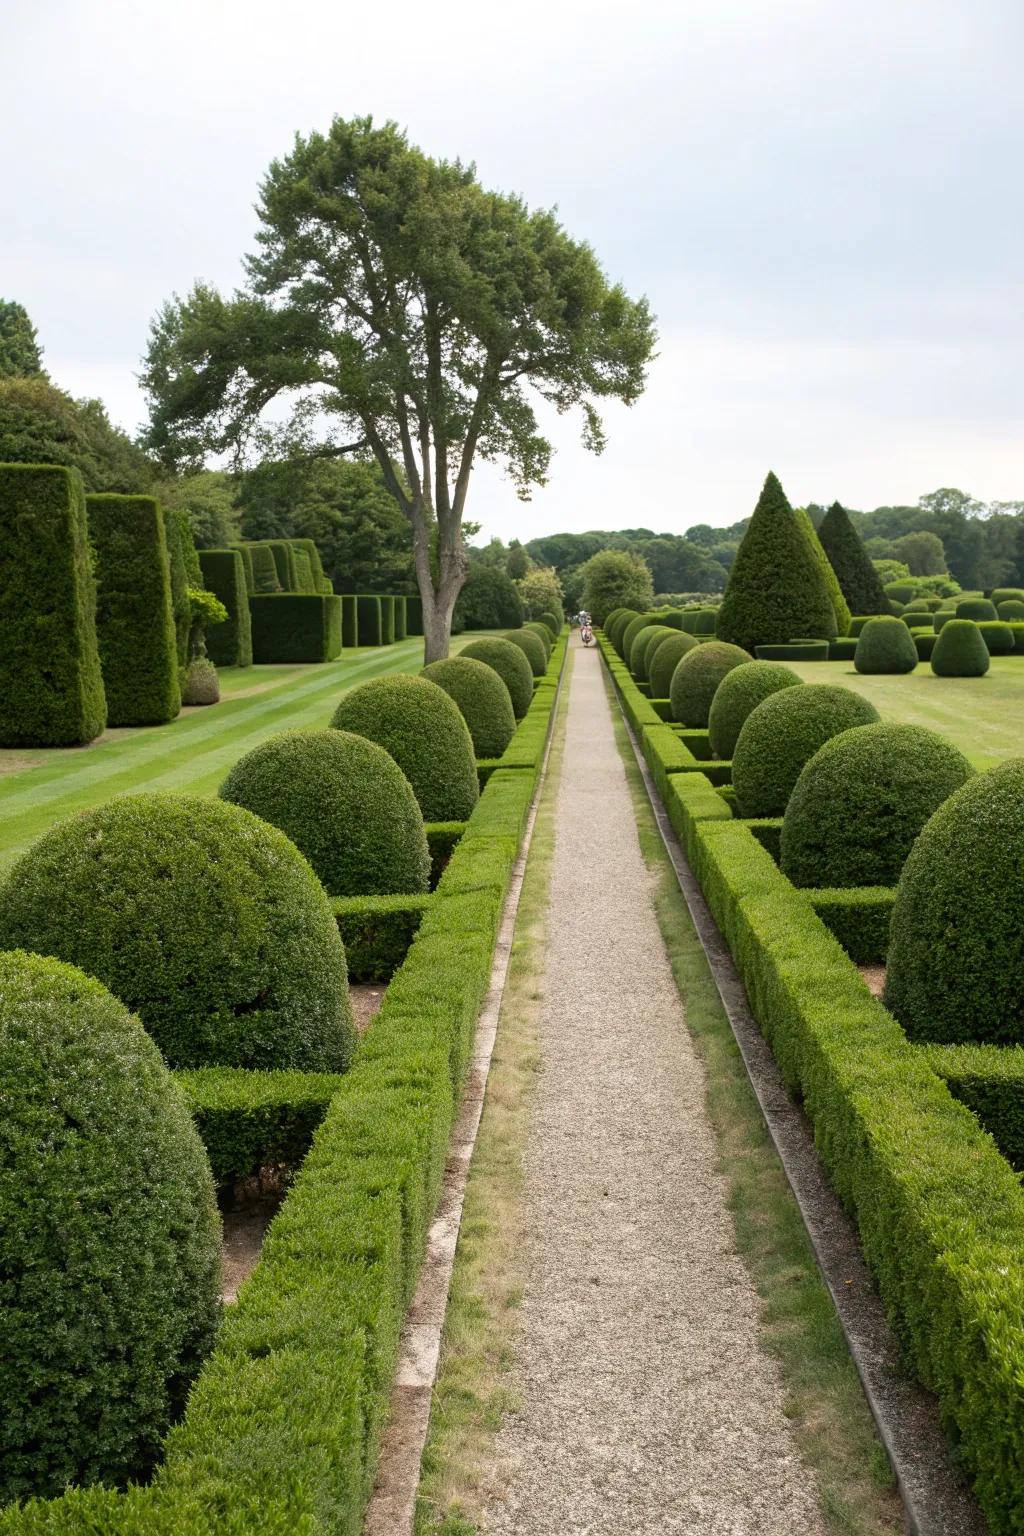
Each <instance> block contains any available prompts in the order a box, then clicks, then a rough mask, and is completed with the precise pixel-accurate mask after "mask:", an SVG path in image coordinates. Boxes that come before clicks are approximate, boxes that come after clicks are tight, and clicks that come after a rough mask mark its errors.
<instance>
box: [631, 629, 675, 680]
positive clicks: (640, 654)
mask: <svg viewBox="0 0 1024 1536" xmlns="http://www.w3.org/2000/svg"><path fill="white" fill-rule="evenodd" d="M663 629H667V625H664V624H658V623H655V622H653V621H652V622H651V623H650V624H645V625H644V627H643V628H642V629H641V630H640V631H639V632H638V633H637V635H636V638H635V639H634V641H633V644H632V645H631V646H630V648H629V670H630V671H631V672H632V674H633V676H634V677H635V678H636V679H637V680H638V681H640V682H646V681H647V673H646V672H645V671H644V656H645V654H646V651H647V643H648V641H649V640H653V639H654V637H655V636H656V635H658V634H660V632H661V631H662V630H663Z"/></svg>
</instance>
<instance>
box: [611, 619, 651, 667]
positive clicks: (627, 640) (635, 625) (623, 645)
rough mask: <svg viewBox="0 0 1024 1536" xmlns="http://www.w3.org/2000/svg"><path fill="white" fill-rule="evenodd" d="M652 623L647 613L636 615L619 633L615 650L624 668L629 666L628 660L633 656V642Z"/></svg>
mask: <svg viewBox="0 0 1024 1536" xmlns="http://www.w3.org/2000/svg"><path fill="white" fill-rule="evenodd" d="M651 623H652V620H651V616H650V614H649V613H638V614H637V616H636V618H635V619H630V621H629V623H628V624H627V625H626V627H625V629H620V631H619V644H618V646H617V647H616V649H617V650H618V652H619V655H620V656H621V657H622V659H623V661H624V662H625V663H626V666H627V667H628V666H629V658H630V656H631V655H632V654H633V641H634V640H635V639H636V637H637V635H638V634H639V633H640V631H641V630H642V629H646V628H647V627H648V625H649V624H651Z"/></svg>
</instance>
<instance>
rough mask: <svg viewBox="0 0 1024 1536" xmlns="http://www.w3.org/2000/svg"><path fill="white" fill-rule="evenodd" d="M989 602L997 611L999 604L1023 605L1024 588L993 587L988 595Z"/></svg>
mask: <svg viewBox="0 0 1024 1536" xmlns="http://www.w3.org/2000/svg"><path fill="white" fill-rule="evenodd" d="M989 601H990V602H992V603H994V604H995V607H996V609H997V610H998V608H999V604H1000V603H1022V604H1024V587H995V588H994V589H993V590H992V591H991V592H990V593H989ZM1000 616H1001V615H1000Z"/></svg>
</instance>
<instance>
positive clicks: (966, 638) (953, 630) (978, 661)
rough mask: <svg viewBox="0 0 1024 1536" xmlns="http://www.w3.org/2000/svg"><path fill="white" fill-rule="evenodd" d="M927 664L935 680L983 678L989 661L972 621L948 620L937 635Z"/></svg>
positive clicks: (978, 631) (983, 642) (984, 646)
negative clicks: (937, 678) (939, 678)
mask: <svg viewBox="0 0 1024 1536" xmlns="http://www.w3.org/2000/svg"><path fill="white" fill-rule="evenodd" d="M931 662H932V671H933V672H934V673H935V675H936V677H984V676H985V673H986V672H987V671H988V669H989V667H990V665H991V658H990V657H989V652H988V646H987V645H986V644H985V640H984V637H983V636H982V633H981V630H980V629H979V628H978V626H977V624H975V623H974V621H973V620H972V619H950V620H949V622H948V623H947V624H943V626H942V628H941V630H940V631H939V636H938V639H937V640H936V642H935V645H934V648H933V649H932V657H931Z"/></svg>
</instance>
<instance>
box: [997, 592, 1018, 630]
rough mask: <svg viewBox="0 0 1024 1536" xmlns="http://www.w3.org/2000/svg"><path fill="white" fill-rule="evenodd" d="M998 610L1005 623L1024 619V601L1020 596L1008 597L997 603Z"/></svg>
mask: <svg viewBox="0 0 1024 1536" xmlns="http://www.w3.org/2000/svg"><path fill="white" fill-rule="evenodd" d="M996 612H997V613H998V615H999V617H1000V618H1001V619H1002V621H1003V623H1004V624H1012V623H1014V622H1015V621H1019V620H1020V619H1024V603H1022V602H1021V601H1020V599H1019V598H1016V597H1007V598H1004V599H1003V601H1002V602H1001V603H997V604H996Z"/></svg>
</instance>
